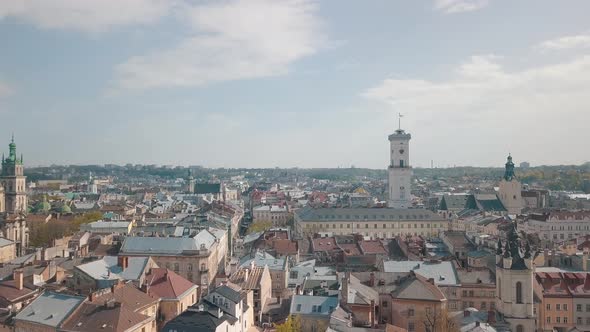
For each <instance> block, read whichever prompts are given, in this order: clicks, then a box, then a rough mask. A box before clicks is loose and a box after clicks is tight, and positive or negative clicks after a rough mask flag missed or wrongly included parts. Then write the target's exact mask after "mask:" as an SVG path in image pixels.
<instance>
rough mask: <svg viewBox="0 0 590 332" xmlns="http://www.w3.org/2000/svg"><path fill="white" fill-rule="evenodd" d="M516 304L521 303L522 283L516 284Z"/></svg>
mask: <svg viewBox="0 0 590 332" xmlns="http://www.w3.org/2000/svg"><path fill="white" fill-rule="evenodd" d="M516 303H522V283H521V282H520V281H519V282H517V283H516ZM521 327H522V326H521ZM517 330H518V329H517Z"/></svg>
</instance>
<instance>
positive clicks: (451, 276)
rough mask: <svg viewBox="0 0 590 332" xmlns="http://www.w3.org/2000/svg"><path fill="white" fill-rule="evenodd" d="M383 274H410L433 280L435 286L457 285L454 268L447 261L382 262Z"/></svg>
mask: <svg viewBox="0 0 590 332" xmlns="http://www.w3.org/2000/svg"><path fill="white" fill-rule="evenodd" d="M383 271H384V272H398V273H400V272H410V271H414V272H415V273H416V274H418V275H420V276H422V277H424V278H426V279H429V278H432V279H434V283H435V284H436V285H457V284H458V283H459V281H458V279H457V274H456V271H455V266H454V265H453V263H452V262H448V261H442V262H441V261H436V262H428V261H384V262H383Z"/></svg>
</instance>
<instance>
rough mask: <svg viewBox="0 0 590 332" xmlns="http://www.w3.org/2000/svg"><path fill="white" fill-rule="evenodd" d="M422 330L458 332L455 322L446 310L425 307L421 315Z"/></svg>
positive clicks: (429, 331)
mask: <svg viewBox="0 0 590 332" xmlns="http://www.w3.org/2000/svg"><path fill="white" fill-rule="evenodd" d="M422 318H423V324H424V330H425V331H427V332H459V328H458V326H457V322H455V320H454V319H453V317H451V316H450V315H449V311H448V310H447V309H446V308H441V307H440V306H434V305H433V306H431V307H427V308H426V310H424V312H423V314H422Z"/></svg>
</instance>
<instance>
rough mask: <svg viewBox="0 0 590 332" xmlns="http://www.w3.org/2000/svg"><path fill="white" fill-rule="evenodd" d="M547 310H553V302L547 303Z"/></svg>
mask: <svg viewBox="0 0 590 332" xmlns="http://www.w3.org/2000/svg"><path fill="white" fill-rule="evenodd" d="M547 311H551V304H550V303H547Z"/></svg>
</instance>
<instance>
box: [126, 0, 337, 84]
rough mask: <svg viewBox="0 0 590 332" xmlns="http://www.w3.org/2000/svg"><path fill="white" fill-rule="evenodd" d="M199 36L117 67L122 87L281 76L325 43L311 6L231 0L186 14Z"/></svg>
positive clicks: (282, 0) (306, 0) (298, 0)
mask: <svg viewBox="0 0 590 332" xmlns="http://www.w3.org/2000/svg"><path fill="white" fill-rule="evenodd" d="M186 18H187V20H188V22H189V24H190V25H191V26H192V27H193V28H194V30H195V32H194V34H193V35H192V36H191V37H188V38H186V39H185V40H184V41H182V42H181V43H180V44H179V45H177V46H176V47H174V48H172V49H170V50H159V51H155V52H153V53H151V54H147V55H141V56H136V57H133V58H131V59H129V60H128V61H126V62H125V63H122V64H120V65H119V66H118V67H117V73H118V84H119V85H120V86H122V87H124V88H130V89H145V88H154V87H162V86H196V85H203V84H208V83H212V82H219V81H229V80H239V79H250V78H259V77H270V76H277V75H283V74H285V73H287V72H288V71H289V66H290V65H291V64H292V63H293V62H295V61H297V60H299V59H301V58H303V57H306V56H309V55H312V54H314V53H315V52H316V51H317V50H318V48H320V47H321V46H322V45H323V44H324V42H325V41H326V40H325V37H324V34H323V33H322V23H321V20H320V19H319V18H318V16H317V5H316V3H315V2H314V1H311V0H233V1H225V2H212V3H208V4H203V5H197V6H195V7H192V8H188V9H187V13H186Z"/></svg>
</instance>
